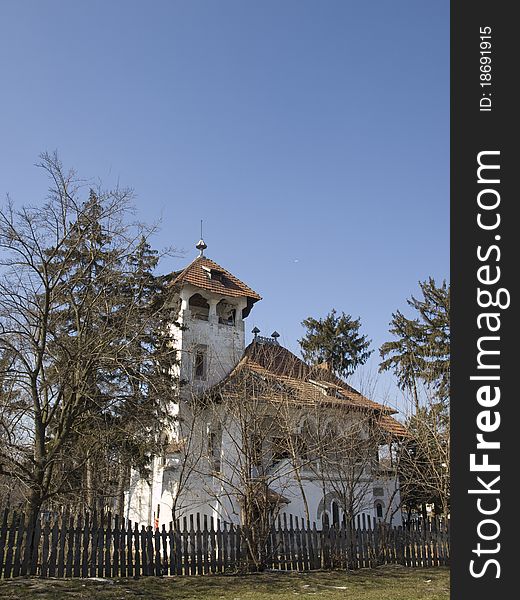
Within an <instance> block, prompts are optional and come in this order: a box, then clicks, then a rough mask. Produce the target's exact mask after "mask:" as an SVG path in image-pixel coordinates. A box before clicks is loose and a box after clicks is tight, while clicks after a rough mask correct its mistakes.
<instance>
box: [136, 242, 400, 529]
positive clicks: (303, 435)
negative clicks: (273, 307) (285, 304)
mask: <svg viewBox="0 0 520 600" xmlns="http://www.w3.org/2000/svg"><path fill="white" fill-rule="evenodd" d="M197 248H198V249H199V251H200V254H199V256H198V257H197V258H196V259H195V260H194V261H193V262H192V263H191V264H190V265H188V267H186V268H185V269H184V270H183V271H180V272H178V273H175V274H173V277H172V283H171V300H170V302H171V305H172V308H173V309H174V311H175V313H176V317H177V324H178V326H175V327H174V326H172V327H171V332H170V333H171V339H172V345H173V348H174V349H175V350H176V352H177V357H178V364H177V366H176V368H175V372H174V373H172V376H173V377H172V381H174V382H175V385H176V386H177V389H178V394H177V398H178V400H177V402H175V403H172V406H171V420H170V422H169V423H167V424H165V427H164V434H163V438H162V448H163V450H162V452H161V453H160V454H158V455H157V456H154V457H152V458H151V463H150V470H149V472H148V473H146V474H143V473H139V472H137V471H133V472H132V473H131V477H130V484H129V489H128V491H127V493H126V508H125V512H126V514H125V516H126V518H127V519H129V520H131V521H132V522H137V523H139V524H143V525H156V526H161V525H162V524H166V525H168V524H169V523H170V522H171V521H172V520H176V519H182V518H189V516H190V515H197V514H198V515H199V518H200V516H205V517H207V518H213V519H215V520H218V521H220V522H223V521H224V522H228V523H241V522H244V519H245V515H246V512H247V514H248V518H249V519H250V518H252V517H251V515H252V514H254V515H259V514H271V515H272V516H273V517H275V516H276V515H279V514H283V513H287V514H290V515H293V516H297V517H299V518H301V519H303V520H304V521H309V522H311V523H312V522H316V523H317V524H321V523H323V522H324V521H326V522H328V523H336V522H341V521H342V520H345V519H346V518H351V519H358V521H359V520H360V519H365V518H370V519H377V520H386V521H389V522H392V523H394V524H398V523H400V522H401V514H400V508H399V507H400V495H399V485H398V477H397V473H396V469H395V468H393V467H392V460H391V459H392V445H393V443H394V442H395V441H396V440H399V439H401V438H402V437H403V436H406V431H405V429H404V428H403V426H402V425H401V424H400V423H398V422H397V421H396V420H395V419H394V418H393V417H392V416H391V414H392V411H391V410H389V409H388V408H386V407H384V406H382V405H380V404H377V403H375V402H372V401H371V400H369V399H368V398H366V397H364V396H363V395H362V394H360V393H359V392H357V391H356V390H354V389H353V388H352V387H350V386H349V385H347V384H346V383H345V382H344V381H342V380H340V379H338V378H337V377H336V376H335V375H334V374H333V373H331V372H330V371H328V370H327V369H326V368H321V367H320V366H318V367H311V366H309V365H307V364H306V363H304V362H303V361H302V360H300V359H299V358H298V357H296V356H295V355H294V354H292V353H291V352H289V350H287V349H286V348H283V347H282V346H281V345H280V344H279V343H278V339H277V338H278V334H276V332H274V334H273V335H272V336H271V337H270V338H266V337H261V336H259V335H258V333H259V331H258V330H256V329H255V330H253V333H254V335H255V337H254V340H253V341H252V342H251V344H249V345H248V346H247V347H246V345H245V322H246V319H247V317H248V316H249V314H250V312H251V310H252V308H253V306H254V304H255V302H257V301H259V300H260V299H261V298H260V296H259V295H258V294H257V293H256V292H254V291H253V290H252V289H251V288H249V287H248V286H247V285H246V284H245V283H243V282H242V281H240V280H239V279H238V278H236V277H235V276H234V275H232V274H231V273H229V272H228V271H227V270H226V269H224V268H222V267H221V266H220V265H218V264H217V263H215V262H214V261H212V260H210V259H209V258H208V257H206V256H204V250H205V248H206V246H205V244H204V242H203V241H202V240H201V241H200V242H199V244H198V245H197ZM382 450H386V457H385V462H384V463H383V461H382V460H381V453H382Z"/></svg>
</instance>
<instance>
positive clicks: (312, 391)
mask: <svg viewBox="0 0 520 600" xmlns="http://www.w3.org/2000/svg"><path fill="white" fill-rule="evenodd" d="M248 374H249V375H250V374H253V375H256V376H259V377H260V378H261V379H262V381H263V382H264V385H265V388H266V389H265V393H266V394H268V395H269V398H270V400H272V401H275V402H276V401H277V400H279V401H287V399H288V398H289V399H290V400H291V401H292V402H295V403H297V404H299V405H307V404H309V405H312V404H314V403H316V402H319V403H321V404H327V405H330V406H335V407H345V408H346V407H349V408H352V409H364V410H368V411H369V412H373V413H374V415H375V416H376V418H377V420H378V421H379V423H380V425H381V426H382V428H383V429H384V430H385V431H387V432H388V433H390V434H391V435H395V436H398V437H407V436H408V432H407V430H406V428H405V427H404V426H403V425H402V424H401V423H399V421H397V420H396V419H394V418H393V417H391V416H390V415H392V414H394V413H395V412H396V411H394V410H392V409H391V408H389V407H387V406H384V405H382V404H379V403H377V402H373V401H372V400H369V399H368V398H366V397H365V396H363V394H360V393H359V392H358V391H357V390H355V389H354V388H353V387H351V386H349V385H348V384H347V383H345V382H344V381H343V380H341V379H339V378H338V377H336V376H335V375H334V374H333V373H331V372H330V371H327V370H325V369H323V368H316V367H311V366H310V365H308V364H306V363H305V362H303V360H301V359H300V358H298V357H297V356H296V355H294V354H293V353H292V352H290V351H289V350H287V348H284V347H283V346H280V345H277V344H265V343H258V342H254V341H253V342H252V343H251V344H249V346H248V347H247V348H246V350H245V353H244V357H243V358H242V360H241V361H240V362H239V363H238V365H237V366H236V367H235V369H233V371H232V372H231V373H230V374H229V375H228V376H227V377H226V378H225V379H224V380H223V381H222V382H221V383H220V384H218V385H217V386H215V387H214V388H213V390H215V391H220V392H223V393H224V394H226V395H227V394H233V393H234V390H235V389H236V387H235V384H236V383H237V381H238V380H240V379H242V378H243V377H244V376H246V377H247V376H248Z"/></svg>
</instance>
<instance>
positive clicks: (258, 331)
mask: <svg viewBox="0 0 520 600" xmlns="http://www.w3.org/2000/svg"><path fill="white" fill-rule="evenodd" d="M251 333H252V334H253V335H254V336H255V340H256V336H257V335H258V334H259V333H260V329H258V327H253V329H251Z"/></svg>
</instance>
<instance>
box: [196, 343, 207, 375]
mask: <svg viewBox="0 0 520 600" xmlns="http://www.w3.org/2000/svg"><path fill="white" fill-rule="evenodd" d="M206 359H207V350H206V349H205V348H198V349H197V350H196V351H195V364H194V377H195V379H198V380H204V379H206V372H207V364H206V363H207V360H206Z"/></svg>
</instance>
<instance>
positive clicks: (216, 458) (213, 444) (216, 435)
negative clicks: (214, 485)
mask: <svg viewBox="0 0 520 600" xmlns="http://www.w3.org/2000/svg"><path fill="white" fill-rule="evenodd" d="M221 444H222V431H220V430H215V429H212V430H210V431H209V432H208V454H209V459H210V461H211V468H212V470H213V471H220V449H221Z"/></svg>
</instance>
